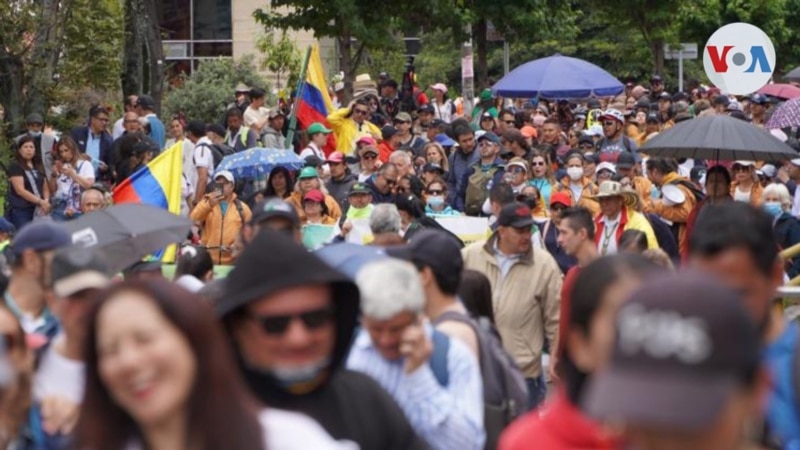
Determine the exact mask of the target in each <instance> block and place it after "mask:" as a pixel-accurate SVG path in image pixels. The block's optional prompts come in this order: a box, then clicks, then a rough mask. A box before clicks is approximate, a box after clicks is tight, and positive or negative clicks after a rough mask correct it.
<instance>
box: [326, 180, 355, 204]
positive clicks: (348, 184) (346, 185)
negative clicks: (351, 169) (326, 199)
mask: <svg viewBox="0 0 800 450" xmlns="http://www.w3.org/2000/svg"><path fill="white" fill-rule="evenodd" d="M357 182H358V178H356V176H355V175H353V174H351V173H346V174H345V175H344V178H342V179H341V180H335V179H333V177H331V179H330V180H328V182H327V183H325V187H326V188H328V194H329V195H330V196H331V197H333V198H334V200H336V202H337V203H339V207H340V208H342V211H347V208H349V207H350V200H349V196H350V189H352V188H353V185H354V184H356V183H357Z"/></svg>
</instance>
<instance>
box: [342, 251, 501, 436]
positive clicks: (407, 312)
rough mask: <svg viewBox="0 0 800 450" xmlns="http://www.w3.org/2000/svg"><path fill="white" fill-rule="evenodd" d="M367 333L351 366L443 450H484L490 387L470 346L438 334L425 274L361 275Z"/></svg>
mask: <svg viewBox="0 0 800 450" xmlns="http://www.w3.org/2000/svg"><path fill="white" fill-rule="evenodd" d="M356 284H357V285H358V288H359V291H360V292H361V314H362V324H363V329H361V330H360V331H359V334H358V335H357V336H356V339H355V341H354V343H353V346H352V348H351V349H350V354H349V356H348V359H347V367H348V368H349V369H352V370H356V371H359V372H362V373H364V374H366V375H369V376H370V377H372V378H373V379H374V380H375V381H377V382H378V384H380V385H381V386H382V387H383V388H384V389H385V390H386V391H387V392H389V393H390V394H391V395H392V397H394V399H395V400H397V402H398V403H399V404H400V407H401V408H402V409H403V411H404V412H405V414H406V417H407V418H408V420H409V422H411V426H412V427H413V428H414V431H416V432H417V434H418V435H419V436H420V437H421V438H423V439H425V440H426V441H427V443H428V445H430V447H431V448H433V449H437V450H440V449H441V450H443V449H459V450H470V449H474V450H478V449H482V448H483V445H484V442H485V439H486V432H485V430H484V428H483V384H482V379H481V374H480V370H479V368H478V363H477V361H476V359H475V356H474V355H473V354H472V352H470V350H469V349H468V348H467V347H466V345H465V344H464V343H462V342H461V341H459V340H457V339H450V338H449V337H448V336H447V335H445V334H443V333H441V332H439V331H435V330H434V328H433V327H432V326H431V324H430V323H429V322H428V320H427V319H426V318H424V314H423V311H424V308H425V291H424V289H423V287H422V282H421V281H420V278H419V274H418V273H417V269H416V268H415V267H414V266H413V265H412V264H410V263H407V262H404V261H401V260H397V259H384V260H380V261H376V262H373V263H370V264H368V265H366V266H365V267H364V268H362V269H361V270H360V271H359V272H358V274H357V276H356Z"/></svg>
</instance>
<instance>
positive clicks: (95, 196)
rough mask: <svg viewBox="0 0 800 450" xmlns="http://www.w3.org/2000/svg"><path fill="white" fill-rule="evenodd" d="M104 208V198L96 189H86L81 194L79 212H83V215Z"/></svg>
mask: <svg viewBox="0 0 800 450" xmlns="http://www.w3.org/2000/svg"><path fill="white" fill-rule="evenodd" d="M105 207H106V199H105V196H104V195H103V193H102V192H100V191H98V190H97V189H87V190H85V191H83V194H81V211H83V213H84V214H88V213H90V212H92V211H99V210H101V209H103V208H105Z"/></svg>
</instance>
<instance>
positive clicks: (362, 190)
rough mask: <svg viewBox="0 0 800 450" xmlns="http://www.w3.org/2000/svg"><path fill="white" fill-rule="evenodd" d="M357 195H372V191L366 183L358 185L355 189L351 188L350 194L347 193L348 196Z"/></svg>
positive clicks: (354, 186) (355, 185)
mask: <svg viewBox="0 0 800 450" xmlns="http://www.w3.org/2000/svg"><path fill="white" fill-rule="evenodd" d="M357 194H372V191H370V190H369V187H367V185H366V184H364V183H356V184H354V185H353V187H351V188H350V192H348V193H347V196H348V197H349V196H351V195H357Z"/></svg>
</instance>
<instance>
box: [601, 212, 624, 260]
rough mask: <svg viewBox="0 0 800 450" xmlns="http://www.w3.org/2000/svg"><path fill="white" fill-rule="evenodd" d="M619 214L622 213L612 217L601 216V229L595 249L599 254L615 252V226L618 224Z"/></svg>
mask: <svg viewBox="0 0 800 450" xmlns="http://www.w3.org/2000/svg"><path fill="white" fill-rule="evenodd" d="M621 215H622V213H620V214H617V217H616V218H614V219H609V218H608V217H606V216H603V219H602V220H603V224H604V225H603V231H602V232H601V233H602V234H601V235H600V241H599V242H598V243H597V251H598V252H600V256H603V255H613V254H615V253H617V227H619V226H620V221H621V220H620V219H621V218H622V217H621Z"/></svg>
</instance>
